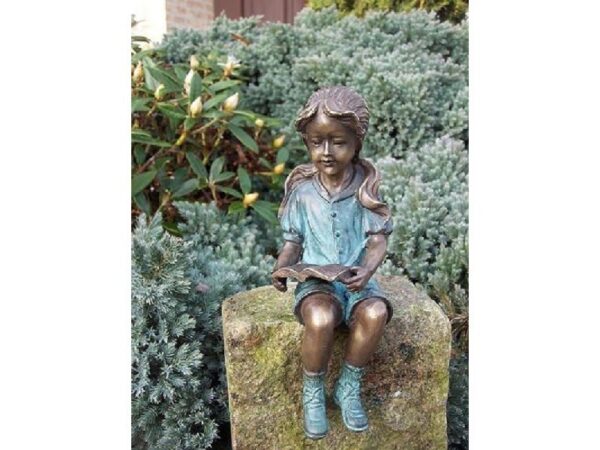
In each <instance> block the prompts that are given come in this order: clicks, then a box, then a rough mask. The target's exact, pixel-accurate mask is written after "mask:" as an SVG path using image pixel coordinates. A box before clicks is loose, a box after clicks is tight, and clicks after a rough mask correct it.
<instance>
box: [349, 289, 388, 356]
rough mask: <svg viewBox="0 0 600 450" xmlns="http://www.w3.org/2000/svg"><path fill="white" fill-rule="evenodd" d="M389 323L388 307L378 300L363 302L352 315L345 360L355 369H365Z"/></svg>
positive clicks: (369, 299)
mask: <svg viewBox="0 0 600 450" xmlns="http://www.w3.org/2000/svg"><path fill="white" fill-rule="evenodd" d="M386 321H387V307H386V306H385V303H384V302H383V301H382V300H380V299H378V298H368V299H366V300H363V301H361V302H360V303H359V304H358V305H357V306H356V307H355V308H354V312H353V313H352V320H351V322H350V336H349V339H348V344H347V346H346V355H345V358H344V359H345V360H346V361H347V362H348V363H349V364H351V365H353V366H354V367H364V366H365V365H366V364H367V362H368V361H369V358H371V356H372V355H373V353H375V349H376V348H377V344H379V341H380V340H381V336H382V335H383V330H384V328H385V324H386Z"/></svg>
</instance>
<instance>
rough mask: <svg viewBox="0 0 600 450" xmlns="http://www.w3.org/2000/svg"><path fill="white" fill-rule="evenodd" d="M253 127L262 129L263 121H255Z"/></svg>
mask: <svg viewBox="0 0 600 450" xmlns="http://www.w3.org/2000/svg"><path fill="white" fill-rule="evenodd" d="M254 125H255V126H256V128H262V127H264V126H265V121H264V120H262V119H256V120H255V121H254Z"/></svg>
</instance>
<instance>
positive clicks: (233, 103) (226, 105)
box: [223, 92, 240, 112]
mask: <svg viewBox="0 0 600 450" xmlns="http://www.w3.org/2000/svg"><path fill="white" fill-rule="evenodd" d="M239 102H240V94H239V93H238V92H236V93H235V94H233V95H232V96H231V97H227V99H226V100H225V102H223V111H227V112H232V111H233V110H234V109H235V108H237V105H238V103H239Z"/></svg>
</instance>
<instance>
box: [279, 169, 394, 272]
mask: <svg viewBox="0 0 600 450" xmlns="http://www.w3.org/2000/svg"><path fill="white" fill-rule="evenodd" d="M354 167H355V169H356V170H355V172H354V178H353V180H352V182H351V183H350V184H349V185H348V187H347V188H345V189H344V190H343V191H341V192H339V193H338V194H335V195H333V196H330V195H329V193H328V192H327V190H326V189H325V187H324V186H323V185H322V184H321V182H320V181H319V178H318V174H317V175H315V176H313V177H312V178H310V179H307V180H306V181H304V182H302V183H300V184H299V185H297V186H296V187H295V189H294V190H293V191H292V192H291V193H290V196H289V199H288V201H287V203H286V205H285V207H284V209H283V212H282V214H281V218H280V221H281V227H282V229H283V237H284V239H285V240H287V241H292V242H296V243H298V244H301V245H302V261H301V262H302V263H304V264H318V265H325V264H343V265H347V266H353V265H358V264H360V261H361V260H362V256H363V250H364V249H365V247H366V244H367V240H368V238H369V235H371V234H386V235H387V234H390V233H391V232H392V228H393V227H392V220H391V218H388V219H385V218H383V217H382V216H380V215H379V214H376V213H375V212H373V211H371V210H369V209H367V208H365V207H363V206H362V205H361V204H360V203H359V201H358V198H357V196H356V193H357V191H358V188H359V187H360V185H361V184H362V182H363V180H364V171H363V169H362V167H360V166H359V165H355V166H354Z"/></svg>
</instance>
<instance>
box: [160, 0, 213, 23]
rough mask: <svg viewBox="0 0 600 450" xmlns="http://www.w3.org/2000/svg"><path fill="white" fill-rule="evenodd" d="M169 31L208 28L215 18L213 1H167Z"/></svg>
mask: <svg viewBox="0 0 600 450" xmlns="http://www.w3.org/2000/svg"><path fill="white" fill-rule="evenodd" d="M166 10H167V31H171V30H173V29H174V28H197V29H198V28H200V29H203V28H208V27H209V26H210V22H211V21H212V20H213V18H214V4H213V0H166Z"/></svg>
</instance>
